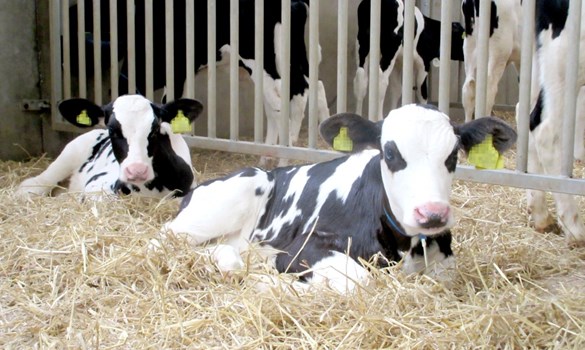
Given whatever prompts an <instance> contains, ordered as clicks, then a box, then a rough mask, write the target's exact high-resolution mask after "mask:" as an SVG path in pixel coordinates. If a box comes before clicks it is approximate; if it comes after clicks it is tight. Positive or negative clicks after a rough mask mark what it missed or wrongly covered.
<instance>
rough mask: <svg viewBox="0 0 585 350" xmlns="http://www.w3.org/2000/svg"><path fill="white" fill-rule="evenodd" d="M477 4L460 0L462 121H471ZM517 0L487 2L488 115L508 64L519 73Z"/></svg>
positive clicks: (519, 8) (520, 9) (519, 31)
mask: <svg viewBox="0 0 585 350" xmlns="http://www.w3.org/2000/svg"><path fill="white" fill-rule="evenodd" d="M479 3H480V1H479V0H463V1H462V3H461V12H462V13H463V17H464V18H465V39H464V40H463V53H464V55H465V82H464V83H463V88H462V100H463V108H464V109H465V120H466V121H469V120H471V119H472V118H473V115H474V109H475V87H476V84H475V80H476V74H477V49H478V48H477V40H478V36H479V25H478V24H479V21H481V20H482V18H481V17H480V16H479V7H480V5H479ZM521 16H522V8H521V0H491V18H490V37H489V50H488V68H487V69H488V77H487V92H486V108H487V110H488V113H491V111H492V109H493V106H494V103H495V99H496V94H497V93H498V83H499V82H500V79H501V78H502V75H503V74H504V70H505V69H506V67H507V66H508V65H509V64H514V66H515V67H516V69H517V70H518V71H520V42H521V39H522V38H521V34H522V30H521V24H522V21H521V18H522V17H521Z"/></svg>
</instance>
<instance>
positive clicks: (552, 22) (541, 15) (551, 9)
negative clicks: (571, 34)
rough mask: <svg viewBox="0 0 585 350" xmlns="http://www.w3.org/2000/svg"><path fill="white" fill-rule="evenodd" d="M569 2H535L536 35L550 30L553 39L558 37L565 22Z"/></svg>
mask: <svg viewBox="0 0 585 350" xmlns="http://www.w3.org/2000/svg"><path fill="white" fill-rule="evenodd" d="M568 14H569V0H537V1H536V24H535V29H536V35H537V37H538V34H539V33H540V32H542V31H543V30H547V29H549V27H550V28H551V29H552V37H553V39H554V38H556V37H558V36H559V35H560V34H561V32H562V31H563V29H565V24H566V22H567V16H568Z"/></svg>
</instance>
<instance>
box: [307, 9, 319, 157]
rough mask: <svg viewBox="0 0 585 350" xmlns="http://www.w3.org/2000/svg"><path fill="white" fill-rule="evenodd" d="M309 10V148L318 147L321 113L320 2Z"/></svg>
mask: <svg viewBox="0 0 585 350" xmlns="http://www.w3.org/2000/svg"><path fill="white" fill-rule="evenodd" d="M309 11H310V13H309V148H316V147H317V127H318V122H317V119H318V114H319V108H318V107H319V106H318V92H319V85H318V84H319V2H318V1H313V3H312V4H311V6H310V10H309Z"/></svg>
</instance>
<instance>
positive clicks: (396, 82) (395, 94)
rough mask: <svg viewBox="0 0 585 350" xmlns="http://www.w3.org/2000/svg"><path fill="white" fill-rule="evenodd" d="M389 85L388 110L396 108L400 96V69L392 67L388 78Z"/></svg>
mask: <svg viewBox="0 0 585 350" xmlns="http://www.w3.org/2000/svg"><path fill="white" fill-rule="evenodd" d="M388 81H389V85H390V103H389V104H390V110H393V109H396V108H398V105H399V104H400V102H399V101H400V96H402V70H400V69H394V70H393V71H392V74H390V78H389V79H388Z"/></svg>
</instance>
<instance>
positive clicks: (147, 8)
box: [144, 0, 154, 101]
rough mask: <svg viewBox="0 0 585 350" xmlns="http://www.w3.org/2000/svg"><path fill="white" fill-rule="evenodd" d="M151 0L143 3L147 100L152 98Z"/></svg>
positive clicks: (152, 26)
mask: <svg viewBox="0 0 585 350" xmlns="http://www.w3.org/2000/svg"><path fill="white" fill-rule="evenodd" d="M152 2H153V0H146V1H145V3H144V17H145V18H144V49H145V53H146V57H145V64H146V67H145V68H146V72H144V73H145V75H146V87H145V88H146V91H145V92H144V93H145V96H146V98H148V99H149V100H151V101H152V100H154V52H153V48H152V42H153V29H154V25H153V9H152V7H153V3H152Z"/></svg>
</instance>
